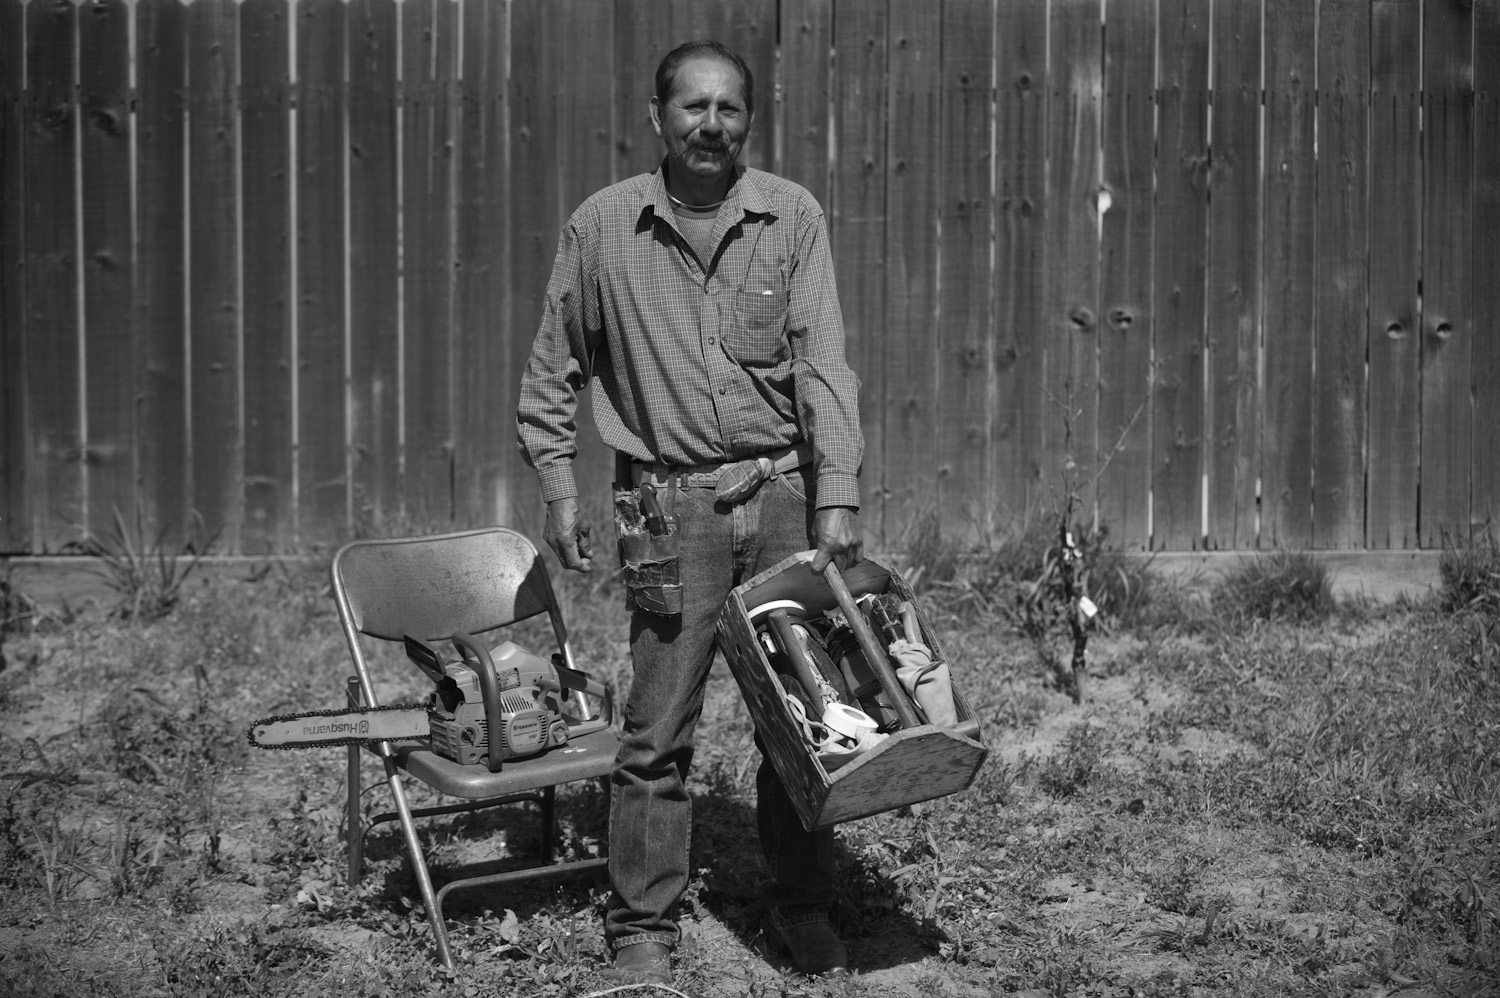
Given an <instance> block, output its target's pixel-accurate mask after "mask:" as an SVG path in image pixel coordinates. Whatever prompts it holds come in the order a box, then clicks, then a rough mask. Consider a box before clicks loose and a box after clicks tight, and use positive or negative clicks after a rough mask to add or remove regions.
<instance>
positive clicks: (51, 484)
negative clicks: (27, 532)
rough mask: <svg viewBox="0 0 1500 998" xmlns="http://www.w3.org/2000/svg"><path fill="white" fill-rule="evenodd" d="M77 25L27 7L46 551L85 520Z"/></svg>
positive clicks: (35, 376) (31, 337) (36, 463)
mask: <svg viewBox="0 0 1500 998" xmlns="http://www.w3.org/2000/svg"><path fill="white" fill-rule="evenodd" d="M75 30H76V9H75V8H74V6H73V4H72V3H71V2H69V0H43V2H40V3H34V4H32V5H31V6H30V7H29V8H28V10H27V16H26V36H27V59H26V75H27V88H28V92H27V100H26V162H25V167H24V168H25V170H26V179H25V184H26V229H27V240H26V306H27V308H26V351H27V365H26V374H27V378H28V380H29V381H31V383H32V384H34V385H36V386H37V387H38V389H41V390H37V391H33V392H31V393H29V395H28V398H27V403H28V409H29V413H28V415H29V422H30V428H31V441H30V447H29V454H28V460H27V465H28V467H27V471H28V479H29V482H28V484H29V486H30V492H31V504H30V505H31V514H32V529H31V534H32V537H33V543H34V544H36V545H37V547H38V549H39V550H42V551H55V550H57V549H58V548H59V547H60V546H61V545H62V544H63V543H65V542H66V541H68V540H72V539H75V536H74V535H75V531H76V530H78V529H80V528H82V527H83V526H84V525H85V524H84V515H85V513H84V509H83V497H84V493H83V487H84V486H83V460H82V458H83V455H82V448H83V426H82V422H81V419H80V408H81V405H82V393H83V386H82V384H81V380H80V373H81V372H80V364H81V362H82V357H81V355H80V343H79V328H78V245H77V234H76V231H75V227H76V226H77V224H78V213H77V209H76V207H75V204H74V200H73V195H74V189H75V188H74V184H75V183H76V182H77V167H78V161H77V155H78V140H77V132H76V127H75V126H76V120H75V118H76V115H77V113H78V108H77V105H76V102H75V99H74V92H73V81H74V77H75V75H76V72H77V64H76V57H75V54H74V48H73V45H74V33H75ZM42 386H45V389H42Z"/></svg>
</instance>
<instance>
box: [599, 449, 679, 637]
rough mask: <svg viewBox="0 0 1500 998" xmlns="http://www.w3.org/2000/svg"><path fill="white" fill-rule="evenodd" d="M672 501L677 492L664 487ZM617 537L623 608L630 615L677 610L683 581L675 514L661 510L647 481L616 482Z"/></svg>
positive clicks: (670, 612) (676, 611) (653, 490)
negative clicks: (622, 582) (678, 556)
mask: <svg viewBox="0 0 1500 998" xmlns="http://www.w3.org/2000/svg"><path fill="white" fill-rule="evenodd" d="M667 494H668V496H669V497H670V498H671V500H672V502H673V505H675V504H676V503H675V499H676V490H675V489H672V488H670V487H669V488H668V490H667ZM614 500H615V538H616V540H617V541H618V543H619V549H620V567H621V568H622V569H624V575H625V609H627V610H629V611H631V612H632V613H633V612H635V611H637V610H644V611H645V612H647V613H660V614H679V613H681V612H682V583H681V581H679V576H678V570H677V542H678V538H679V534H678V518H677V515H676V514H675V513H663V512H662V511H661V509H660V507H659V505H658V503H659V499H658V497H657V496H656V494H655V489H654V488H653V487H652V485H651V484H650V482H649V481H647V482H643V483H642V484H641V486H640V487H639V488H632V487H631V486H630V484H629V480H628V479H627V480H626V481H625V482H616V483H615V485H614Z"/></svg>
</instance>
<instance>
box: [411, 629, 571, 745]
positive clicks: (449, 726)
mask: <svg viewBox="0 0 1500 998" xmlns="http://www.w3.org/2000/svg"><path fill="white" fill-rule="evenodd" d="M490 658H491V660H492V661H493V662H494V665H495V678H496V679H497V680H499V683H500V706H501V717H500V737H499V739H498V743H499V749H500V758H501V760H502V761H504V760H508V759H522V758H525V757H527V756H532V755H536V754H537V753H539V752H541V751H543V750H544V749H547V748H550V747H552V746H554V745H564V744H566V743H567V741H568V725H567V722H566V721H565V720H563V715H562V710H561V707H560V705H559V704H558V702H557V697H556V695H555V694H554V693H553V692H551V691H546V692H544V691H543V690H542V688H541V685H540V682H539V680H541V678H542V677H544V676H545V677H549V678H550V677H553V676H554V675H555V672H554V670H553V668H552V666H551V665H550V664H548V663H547V662H546V661H545V660H543V659H541V658H538V657H537V656H536V655H533V654H532V653H531V652H529V651H527V650H526V649H524V648H522V647H520V646H519V645H516V644H514V643H513V642H510V641H507V642H505V643H504V644H502V645H499V646H498V647H496V648H494V649H492V650H491V652H490ZM444 672H445V673H446V674H447V675H446V678H445V679H444V680H443V682H442V683H441V684H440V685H439V686H438V688H437V689H436V690H434V691H433V693H432V695H431V696H430V697H429V698H428V704H427V719H428V723H429V724H430V725H431V728H432V749H433V751H434V752H436V753H437V754H438V755H441V756H443V757H444V758H447V759H452V760H453V761H454V762H457V763H460V764H462V765H465V766H473V765H480V764H482V763H484V762H485V760H486V758H487V757H488V755H489V751H490V741H491V739H490V731H489V725H488V724H487V722H486V720H485V712H484V696H483V694H482V692H481V690H480V686H479V674H478V673H477V672H476V671H475V670H474V669H473V668H472V667H471V666H469V665H468V664H467V663H464V662H448V663H445V665H444Z"/></svg>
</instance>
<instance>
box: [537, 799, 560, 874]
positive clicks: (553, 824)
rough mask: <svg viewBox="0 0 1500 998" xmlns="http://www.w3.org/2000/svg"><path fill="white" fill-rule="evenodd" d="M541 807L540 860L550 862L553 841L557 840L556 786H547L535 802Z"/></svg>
mask: <svg viewBox="0 0 1500 998" xmlns="http://www.w3.org/2000/svg"><path fill="white" fill-rule="evenodd" d="M537 803H538V804H539V805H540V806H541V809H542V862H543V863H544V864H550V863H551V862H552V848H553V843H554V842H555V841H556V840H557V788H556V787H547V788H546V789H545V790H543V791H542V799H541V800H540V801H538V802H537Z"/></svg>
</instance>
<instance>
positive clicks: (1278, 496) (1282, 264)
mask: <svg viewBox="0 0 1500 998" xmlns="http://www.w3.org/2000/svg"><path fill="white" fill-rule="evenodd" d="M1316 39H1317V19H1316V11H1315V10H1314V9H1313V8H1312V7H1311V6H1309V5H1307V4H1306V3H1303V2H1302V0H1266V169H1265V245H1264V247H1263V252H1264V254H1265V255H1264V264H1263V266H1264V268H1265V333H1264V336H1263V338H1262V343H1263V345H1264V351H1265V355H1264V356H1265V404H1264V409H1263V416H1262V426H1263V427H1264V434H1265V436H1264V442H1263V445H1262V447H1261V468H1260V475H1261V531H1260V540H1261V543H1262V544H1264V545H1267V546H1270V547H1286V548H1303V547H1306V546H1308V544H1309V543H1310V542H1311V540H1312V471H1313V469H1312V408H1313V398H1312V394H1313V385H1312V360H1313V349H1312V347H1313V338H1314V330H1315V321H1316V320H1315V316H1314V314H1313V307H1314V295H1313V282H1312V281H1309V280H1308V275H1309V274H1312V273H1313V266H1314V263H1315V261H1316V257H1315V255H1314V253H1313V233H1314V227H1313V223H1314V221H1315V220H1316V210H1317V206H1316V195H1317V187H1316V177H1317V174H1316V168H1315V165H1314V162H1313V87H1314V86H1315V85H1316V78H1315V71H1314V65H1315V61H1316V58H1317V51H1316V48H1315V41H1316Z"/></svg>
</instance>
